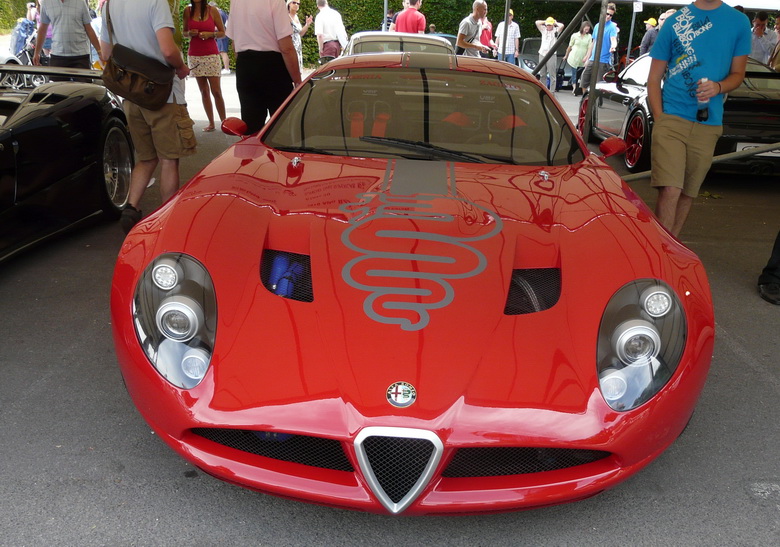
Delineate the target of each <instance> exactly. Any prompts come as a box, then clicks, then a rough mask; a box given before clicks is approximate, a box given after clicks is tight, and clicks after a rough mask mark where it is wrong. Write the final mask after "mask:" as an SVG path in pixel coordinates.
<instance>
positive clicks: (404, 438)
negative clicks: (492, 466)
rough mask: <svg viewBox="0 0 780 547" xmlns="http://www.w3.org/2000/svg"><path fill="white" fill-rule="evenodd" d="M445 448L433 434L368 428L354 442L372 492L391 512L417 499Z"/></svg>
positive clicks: (421, 431) (422, 431) (402, 429)
mask: <svg viewBox="0 0 780 547" xmlns="http://www.w3.org/2000/svg"><path fill="white" fill-rule="evenodd" d="M443 450H444V445H443V444H442V442H441V439H439V437H437V436H436V434H434V433H433V432H431V431H425V430H422V429H405V428H395V427H367V428H365V429H363V430H362V431H361V432H360V433H359V434H358V436H357V438H356V439H355V454H356V456H357V460H358V464H359V465H360V470H361V471H362V472H363V476H364V477H365V479H366V481H367V482H368V485H369V487H370V488H371V491H372V492H373V493H374V495H375V496H376V497H377V499H379V501H380V503H381V504H382V505H383V506H384V507H385V508H386V509H387V510H388V511H390V512H391V513H393V514H398V513H400V512H401V511H403V510H404V509H406V508H407V507H408V506H409V505H411V504H412V502H414V500H416V499H417V497H418V496H419V495H420V494H421V493H422V491H423V490H424V489H425V487H426V486H427V485H428V482H430V480H431V477H433V473H434V471H435V470H436V466H437V465H438V464H439V461H440V460H441V455H442V451H443Z"/></svg>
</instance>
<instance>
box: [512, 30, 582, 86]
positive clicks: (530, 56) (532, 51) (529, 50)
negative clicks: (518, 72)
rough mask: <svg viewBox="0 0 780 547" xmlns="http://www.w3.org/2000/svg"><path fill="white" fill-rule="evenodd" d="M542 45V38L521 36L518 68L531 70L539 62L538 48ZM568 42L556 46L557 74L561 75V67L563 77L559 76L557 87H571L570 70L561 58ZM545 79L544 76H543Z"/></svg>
mask: <svg viewBox="0 0 780 547" xmlns="http://www.w3.org/2000/svg"><path fill="white" fill-rule="evenodd" d="M540 47H542V39H541V38H540V37H534V38H523V39H522V40H521V41H520V55H518V58H517V59H518V63H519V64H520V68H522V69H523V70H525V71H527V72H533V71H534V69H535V68H536V65H538V64H539V48H540ZM567 47H568V43H562V44H560V45H559V46H558V51H557V52H556V54H557V56H558V75H559V76H560V75H561V69H563V75H562V76H563V77H562V78H559V80H560V81H559V86H558V87H559V88H568V89H571V72H570V70H569V69H568V65H567V64H566V61H564V60H563V56H564V55H566V48H567ZM545 79H546V78H545Z"/></svg>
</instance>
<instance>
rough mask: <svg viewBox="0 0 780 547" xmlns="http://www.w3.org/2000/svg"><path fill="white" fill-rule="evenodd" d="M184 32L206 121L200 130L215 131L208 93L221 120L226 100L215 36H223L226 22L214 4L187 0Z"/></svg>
mask: <svg viewBox="0 0 780 547" xmlns="http://www.w3.org/2000/svg"><path fill="white" fill-rule="evenodd" d="M183 19H184V33H185V34H186V35H188V36H189V37H190V47H189V50H188V51H187V64H188V65H189V67H190V76H194V77H195V80H196V81H197V82H198V89H200V96H201V99H202V100H203V110H205V111H206V117H207V118H208V120H209V124H208V125H207V126H206V127H204V128H203V131H214V111H213V109H212V107H211V95H213V96H214V105H215V106H216V107H217V114H219V119H220V121H224V120H225V100H224V99H223V98H222V88H221V87H220V84H219V79H220V72H221V70H222V60H221V59H220V56H219V48H218V47H217V40H216V39H217V38H222V37H224V36H225V26H224V25H223V24H222V17H220V15H219V11H217V8H215V7H213V6H209V5H208V4H207V3H206V0H190V5H189V6H187V7H186V8H184V15H183Z"/></svg>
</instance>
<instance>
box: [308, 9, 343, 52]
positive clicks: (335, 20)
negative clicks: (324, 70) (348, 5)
mask: <svg viewBox="0 0 780 547" xmlns="http://www.w3.org/2000/svg"><path fill="white" fill-rule="evenodd" d="M317 9H318V10H320V12H319V13H318V14H317V17H315V18H314V34H316V35H317V44H318V45H319V48H320V57H338V56H339V54H340V53H341V48H343V47H344V46H345V45H347V31H346V29H345V28H344V21H342V20H341V14H340V13H339V12H337V11H336V10H334V9H333V8H331V7H330V6H329V5H328V0H317Z"/></svg>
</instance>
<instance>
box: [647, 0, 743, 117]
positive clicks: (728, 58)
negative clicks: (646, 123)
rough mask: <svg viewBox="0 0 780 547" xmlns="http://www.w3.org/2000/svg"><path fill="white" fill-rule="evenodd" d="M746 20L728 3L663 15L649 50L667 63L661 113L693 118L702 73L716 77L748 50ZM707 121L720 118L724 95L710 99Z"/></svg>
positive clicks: (719, 77)
mask: <svg viewBox="0 0 780 547" xmlns="http://www.w3.org/2000/svg"><path fill="white" fill-rule="evenodd" d="M750 32H751V30H750V22H749V21H748V18H747V16H745V14H743V13H740V12H739V11H737V10H735V9H734V8H732V7H731V6H729V5H727V4H721V6H720V7H718V8H717V9H714V10H702V9H699V8H697V7H695V6H694V5H693V4H691V5H689V6H685V7H684V8H682V9H680V11H678V12H677V13H675V14H674V15H671V16H670V17H668V18H667V19H666V22H665V23H664V26H663V27H661V30H660V32H659V33H658V38H656V40H655V44H653V48H652V49H651V50H650V56H651V57H652V58H653V59H658V60H661V61H666V62H667V63H668V67H667V71H666V77H665V80H664V87H663V106H664V113H665V114H672V115H674V116H678V117H680V118H683V119H685V120H689V121H696V110H697V106H696V87H697V85H698V82H699V80H700V79H701V78H708V79H709V80H711V81H713V82H719V81H720V80H723V79H724V78H725V77H726V76H728V74H729V71H730V69H731V62H732V60H733V58H734V57H739V56H741V55H749V54H750V47H751V46H750ZM704 123H706V124H708V125H722V123H723V95H718V96H716V97H713V98H711V99H710V105H709V118H708V120H707V121H706V122H704Z"/></svg>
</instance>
